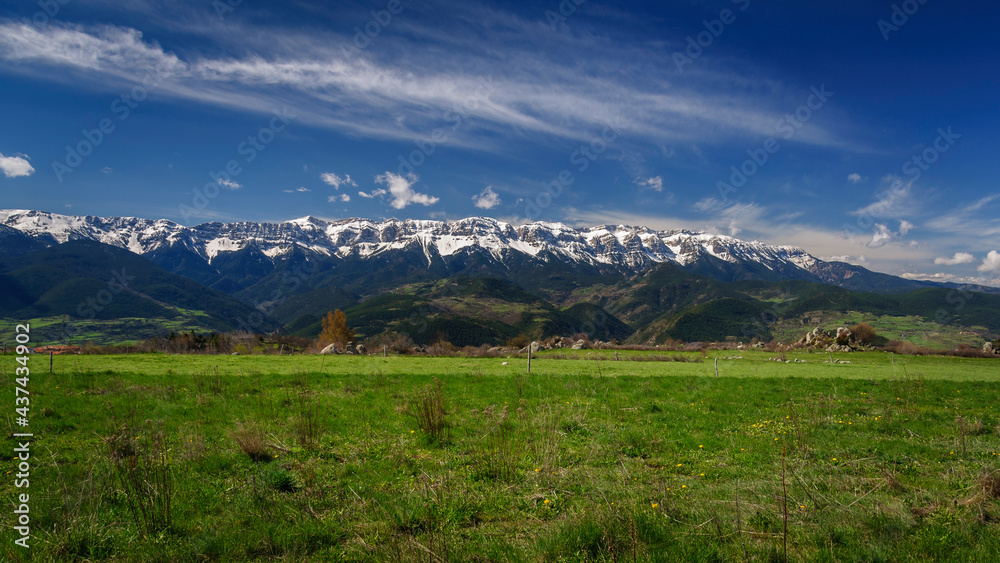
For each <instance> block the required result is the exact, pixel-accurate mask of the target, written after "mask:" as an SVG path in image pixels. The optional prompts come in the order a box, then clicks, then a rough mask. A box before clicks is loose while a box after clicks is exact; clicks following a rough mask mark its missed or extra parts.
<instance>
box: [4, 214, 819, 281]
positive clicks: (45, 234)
mask: <svg viewBox="0 0 1000 563" xmlns="http://www.w3.org/2000/svg"><path fill="white" fill-rule="evenodd" d="M0 224H3V225H6V226H9V227H12V228H15V229H18V230H20V231H22V232H24V233H26V234H28V235H30V236H33V237H34V238H36V239H38V240H40V241H42V242H45V243H47V244H56V243H62V242H66V241H67V240H75V239H91V240H96V241H100V242H102V243H105V244H109V245H113V246H117V247H120V248H126V249H128V250H130V251H132V252H134V253H136V254H140V255H143V254H148V253H150V252H154V251H158V250H164V249H171V248H174V247H178V246H179V247H181V248H184V249H186V250H189V251H191V252H194V253H195V254H197V255H199V256H201V257H202V258H203V259H204V260H205V261H206V262H208V263H211V262H212V261H214V260H215V259H216V258H217V257H218V256H219V255H220V254H222V253H226V252H235V251H239V250H242V249H245V248H247V247H255V248H256V249H258V250H259V251H260V252H262V253H263V254H264V255H266V256H268V257H269V258H272V259H274V258H277V257H280V256H282V255H284V254H286V253H289V252H291V251H292V249H293V248H294V247H298V248H300V249H304V250H305V251H306V252H311V253H314V254H316V255H320V256H338V257H346V256H352V255H354V256H359V257H362V258H365V257H372V256H376V255H379V254H381V253H384V252H390V251H392V250H399V249H403V248H408V247H410V246H411V245H417V247H419V248H420V249H422V251H423V253H424V255H425V256H426V257H427V260H428V263H431V262H432V261H433V260H435V259H436V258H439V257H449V256H453V255H456V254H460V253H463V252H476V251H479V252H484V253H487V254H489V255H490V256H491V257H492V258H493V259H494V260H496V261H498V262H501V263H502V262H504V261H505V259H507V258H508V257H510V256H511V255H512V253H522V254H525V255H529V256H532V257H537V258H540V259H546V260H547V259H550V257H552V256H554V257H556V258H561V259H562V260H564V261H566V262H568V263H582V264H588V265H598V266H600V265H608V266H613V267H615V268H616V269H620V270H624V271H631V272H638V271H640V270H642V269H644V268H646V267H648V266H650V265H653V264H657V263H661V262H667V261H672V262H675V263H677V264H680V265H681V266H685V265H688V264H691V263H693V262H696V261H698V260H699V259H702V258H704V257H706V256H711V257H714V258H717V259H719V260H722V261H725V262H730V263H738V262H753V263H758V264H761V265H763V266H764V267H766V268H768V269H771V270H774V269H788V268H789V267H794V268H800V269H804V270H807V271H808V270H809V269H810V268H812V267H813V266H814V265H815V264H817V263H818V262H819V261H818V260H817V259H816V258H814V257H812V256H810V255H809V254H807V253H806V252H805V251H804V250H802V249H800V248H797V247H793V246H770V245H766V244H763V243H761V242H756V241H754V242H747V241H742V240H739V239H735V238H732V237H728V236H720V235H713V234H708V233H698V232H691V231H686V230H667V231H657V230H652V229H649V228H646V227H632V226H625V225H601V226H594V227H585V228H577V227H570V226H567V225H565V224H562V223H545V222H536V223H531V224H527V225H520V226H513V225H511V224H509V223H506V222H503V221H497V220H495V219H489V218H484V217H470V218H467V219H462V220H458V221H448V222H443V221H425V220H396V219H389V220H386V221H373V220H370V219H357V218H354V219H343V220H337V221H325V220H322V219H317V218H315V217H302V218H300V219H294V220H291V221H286V222H283V223H252V222H238V223H215V222H213V223H204V224H201V225H196V226H194V227H186V226H184V225H179V224H177V223H174V222H172V221H167V220H162V219H161V220H150V219H138V218H134V217H109V218H104V217H94V216H86V217H80V216H72V215H60V214H56V213H49V212H45V211H30V210H0Z"/></svg>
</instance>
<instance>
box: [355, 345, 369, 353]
mask: <svg viewBox="0 0 1000 563" xmlns="http://www.w3.org/2000/svg"><path fill="white" fill-rule="evenodd" d="M355 349H356V350H357V351H358V354H360V355H362V356H367V355H368V349H367V348H365V345H364V344H358V345H357V346H355Z"/></svg>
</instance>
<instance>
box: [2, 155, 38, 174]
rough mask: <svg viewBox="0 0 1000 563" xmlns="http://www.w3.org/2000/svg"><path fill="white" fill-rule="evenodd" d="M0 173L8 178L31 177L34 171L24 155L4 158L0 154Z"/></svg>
mask: <svg viewBox="0 0 1000 563" xmlns="http://www.w3.org/2000/svg"><path fill="white" fill-rule="evenodd" d="M0 171H3V175H4V176H6V177H8V178H18V177H20V176H31V175H32V174H34V173H35V169H34V168H33V167H32V166H31V163H30V162H28V159H27V158H26V157H25V156H24V155H17V156H4V155H3V154H0Z"/></svg>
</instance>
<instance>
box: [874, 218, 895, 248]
mask: <svg viewBox="0 0 1000 563" xmlns="http://www.w3.org/2000/svg"><path fill="white" fill-rule="evenodd" d="M872 231H873V233H872V240H871V242H869V243H868V247H869V248H879V247H882V246H885V245H887V244H889V243H890V242H892V240H893V239H894V238H895V236H894V235H893V233H892V230H891V229H890V228H889V227H887V226H885V225H883V224H881V223H877V224H876V225H875V227H874V228H872Z"/></svg>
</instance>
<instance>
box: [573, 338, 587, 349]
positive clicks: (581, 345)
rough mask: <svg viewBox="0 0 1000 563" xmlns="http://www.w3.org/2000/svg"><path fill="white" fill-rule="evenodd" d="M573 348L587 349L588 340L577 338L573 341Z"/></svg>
mask: <svg viewBox="0 0 1000 563" xmlns="http://www.w3.org/2000/svg"><path fill="white" fill-rule="evenodd" d="M572 349H573V350H586V349H587V342H586V341H585V340H582V339H581V340H577V341H576V342H574V343H573V346H572Z"/></svg>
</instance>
